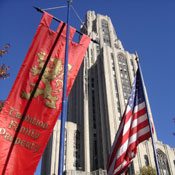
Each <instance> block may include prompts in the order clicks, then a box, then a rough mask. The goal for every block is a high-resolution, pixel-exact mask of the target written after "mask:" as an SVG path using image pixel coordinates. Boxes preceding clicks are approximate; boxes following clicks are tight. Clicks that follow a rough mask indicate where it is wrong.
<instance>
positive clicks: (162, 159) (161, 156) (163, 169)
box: [157, 149, 170, 175]
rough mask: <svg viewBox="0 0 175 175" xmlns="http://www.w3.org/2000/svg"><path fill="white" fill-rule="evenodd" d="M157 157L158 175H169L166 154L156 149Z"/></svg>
mask: <svg viewBox="0 0 175 175" xmlns="http://www.w3.org/2000/svg"><path fill="white" fill-rule="evenodd" d="M157 157H158V163H159V169H160V174H161V175H170V169H169V165H168V160H167V156H166V154H165V153H164V152H163V151H161V150H160V149H157Z"/></svg>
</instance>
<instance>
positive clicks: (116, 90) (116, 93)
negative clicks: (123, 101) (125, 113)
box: [111, 53, 121, 114]
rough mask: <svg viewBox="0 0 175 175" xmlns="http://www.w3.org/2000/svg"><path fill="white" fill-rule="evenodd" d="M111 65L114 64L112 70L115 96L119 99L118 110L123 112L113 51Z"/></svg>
mask: <svg viewBox="0 0 175 175" xmlns="http://www.w3.org/2000/svg"><path fill="white" fill-rule="evenodd" d="M111 63H112V64H111V65H112V71H113V80H114V86H115V87H114V88H115V98H116V101H117V106H116V108H117V111H118V112H119V113H120V114H121V110H120V104H119V102H118V99H119V94H118V85H117V78H116V69H115V63H114V54H113V53H111Z"/></svg>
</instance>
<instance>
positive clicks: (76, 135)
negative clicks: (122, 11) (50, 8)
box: [42, 11, 175, 175]
mask: <svg viewBox="0 0 175 175" xmlns="http://www.w3.org/2000/svg"><path fill="white" fill-rule="evenodd" d="M81 30H82V32H84V33H86V34H88V35H89V36H90V37H91V38H92V39H94V40H96V41H98V42H99V44H96V43H93V42H91V44H90V46H89V48H88V51H87V54H86V57H85V59H84V62H83V64H82V66H81V70H80V71H79V75H78V77H77V79H76V81H75V84H74V86H73V89H72V91H71V94H70V96H69V105H68V119H67V123H66V131H65V136H66V138H65V157H64V160H65V166H64V168H65V173H66V174H82V175H85V174H89V175H90V174H94V175H95V174H96V173H97V174H100V173H101V174H104V175H105V174H106V171H105V169H106V164H107V158H108V154H109V152H110V149H111V145H112V143H113V141H114V138H115V134H116V132H117V130H118V127H119V124H120V121H121V117H122V114H123V112H124V110H125V106H126V103H127V100H128V97H129V95H130V91H131V85H132V82H133V80H134V76H135V72H136V70H137V63H136V60H135V59H136V54H135V53H133V54H131V53H129V52H128V51H126V50H125V49H124V48H123V45H122V43H121V41H120V40H119V38H118V37H117V35H116V32H115V29H114V27H113V25H112V22H111V19H110V18H109V17H108V16H103V15H100V14H95V12H94V11H88V12H87V15H86V21H85V27H83V28H82V29H81ZM146 100H147V103H148V112H149V115H150V117H151V121H152V122H153V118H152V114H151V110H150V105H149V101H148V97H147V95H146ZM153 123H154V122H153ZM59 127H60V121H58V122H57V124H56V126H55V128H54V131H53V135H52V137H51V139H50V142H49V143H48V146H47V148H46V150H45V153H44V155H43V160H42V174H43V175H49V174H50V175H54V174H55V175H56V174H57V172H58V156H59V134H60V132H59V130H60V129H59ZM154 139H155V141H156V143H158V146H159V149H158V151H159V152H161V154H160V157H161V155H164V156H165V154H166V155H167V156H166V157H165V159H164V161H165V162H166V166H165V167H164V168H162V172H168V173H169V174H170V173H171V174H173V169H174V167H173V166H174V162H173V160H175V151H174V149H171V148H169V147H168V146H167V145H163V144H161V143H160V142H159V141H158V140H157V135H156V131H154ZM160 164H161V160H160ZM148 165H150V166H152V167H155V163H154V157H153V151H152V146H151V141H146V142H144V143H142V144H140V146H139V147H138V154H137V156H136V158H135V159H134V161H133V163H132V165H131V167H130V170H129V172H128V173H129V174H131V175H133V174H135V173H137V172H139V171H140V168H141V167H143V166H148ZM172 167H173V168H172Z"/></svg>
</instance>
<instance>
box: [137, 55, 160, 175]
mask: <svg viewBox="0 0 175 175" xmlns="http://www.w3.org/2000/svg"><path fill="white" fill-rule="evenodd" d="M136 62H137V65H138V69H139V71H140V76H141V82H142V86H143V92H144V96H145V97H146V88H145V82H144V79H143V74H142V70H141V66H140V63H139V57H138V54H137V52H136ZM145 103H146V109H147V114H148V121H149V127H150V132H151V140H152V146H153V154H154V160H155V164H156V172H157V175H160V170H159V164H158V158H157V153H156V145H155V140H154V137H153V131H152V125H151V121H150V115H149V112H148V101H147V99H145Z"/></svg>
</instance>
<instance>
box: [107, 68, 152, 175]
mask: <svg viewBox="0 0 175 175" xmlns="http://www.w3.org/2000/svg"><path fill="white" fill-rule="evenodd" d="M149 137H151V131H150V127H149V120H148V114H147V109H146V102H145V96H144V91H143V85H142V80H141V75H140V71H139V69H138V70H137V72H136V77H135V80H134V83H133V87H132V90H131V95H130V97H129V100H128V104H127V106H126V109H125V112H124V114H123V117H122V121H121V123H120V126H119V129H118V132H117V134H116V137H115V139H114V143H113V146H112V149H111V153H110V156H109V159H108V165H107V171H108V175H119V174H121V173H123V172H125V171H126V170H127V169H128V167H129V165H130V164H131V161H132V159H133V158H134V157H135V155H136V152H137V146H138V144H139V143H141V142H143V141H144V140H147V139H148V138H149Z"/></svg>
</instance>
